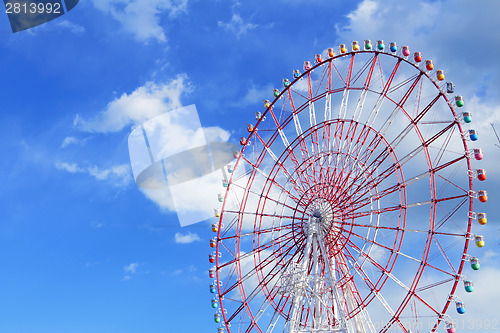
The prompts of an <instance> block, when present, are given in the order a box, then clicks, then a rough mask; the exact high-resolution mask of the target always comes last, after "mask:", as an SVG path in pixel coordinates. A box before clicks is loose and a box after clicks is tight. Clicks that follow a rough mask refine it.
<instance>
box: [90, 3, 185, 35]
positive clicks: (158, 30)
mask: <svg viewBox="0 0 500 333" xmlns="http://www.w3.org/2000/svg"><path fill="white" fill-rule="evenodd" d="M93 2H94V6H95V7H96V8H97V9H99V10H101V11H103V12H105V13H109V14H110V15H111V16H112V17H113V18H114V19H115V20H117V21H118V22H120V23H121V24H122V26H123V29H124V30H125V31H127V32H129V33H131V34H133V35H134V37H135V39H136V40H138V41H141V42H147V41H149V40H151V39H155V40H157V41H159V42H166V41H167V37H166V35H165V31H164V29H163V27H162V26H161V23H160V17H161V15H162V14H164V13H168V15H169V17H170V18H172V17H175V16H177V15H179V14H181V13H183V12H186V10H187V2H188V1H187V0H147V1H144V0H93Z"/></svg>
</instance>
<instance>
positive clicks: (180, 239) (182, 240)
mask: <svg viewBox="0 0 500 333" xmlns="http://www.w3.org/2000/svg"><path fill="white" fill-rule="evenodd" d="M174 239H175V242H176V243H179V244H189V243H193V242H196V241H200V240H201V239H200V237H199V236H198V235H197V234H193V233H190V232H188V233H187V234H182V233H180V232H177V233H175V236H174Z"/></svg>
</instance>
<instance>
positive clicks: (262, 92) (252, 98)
mask: <svg viewBox="0 0 500 333" xmlns="http://www.w3.org/2000/svg"><path fill="white" fill-rule="evenodd" d="M273 88H276V87H273V86H272V85H271V84H267V85H265V86H260V87H259V86H256V85H254V84H253V83H251V84H250V88H249V89H248V91H247V93H246V94H245V96H244V97H243V99H242V100H241V101H239V102H237V103H235V104H236V105H239V106H248V105H255V104H257V103H260V104H262V101H263V100H265V99H271V96H273Z"/></svg>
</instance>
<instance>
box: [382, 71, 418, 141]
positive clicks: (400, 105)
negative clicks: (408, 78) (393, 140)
mask: <svg viewBox="0 0 500 333" xmlns="http://www.w3.org/2000/svg"><path fill="white" fill-rule="evenodd" d="M423 74H424V73H423V72H420V73H419V74H418V75H417V76H416V78H415V79H414V81H413V82H412V84H411V86H410V88H409V89H408V90H407V91H406V92H405V94H404V95H403V97H402V98H401V99H400V101H399V103H397V104H396V107H395V108H394V110H393V111H392V113H391V114H390V115H389V116H388V117H387V119H386V120H385V122H384V123H383V124H382V126H381V127H380V133H381V134H382V135H384V136H385V134H386V133H387V130H388V129H389V127H390V126H391V125H392V123H393V121H394V119H395V117H396V115H397V114H398V112H399V110H403V107H404V106H405V104H406V102H407V101H408V98H409V97H410V96H411V94H412V93H413V90H415V88H416V87H417V84H418V83H419V82H422V81H421V80H420V79H421V78H422V75H423Z"/></svg>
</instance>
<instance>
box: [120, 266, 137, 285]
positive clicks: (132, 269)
mask: <svg viewBox="0 0 500 333" xmlns="http://www.w3.org/2000/svg"><path fill="white" fill-rule="evenodd" d="M138 267H139V263H138V262H133V263H131V264H129V265H127V266H123V272H124V273H125V275H124V276H123V279H122V280H123V281H128V280H130V279H131V278H132V275H135V274H137V268H138Z"/></svg>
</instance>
